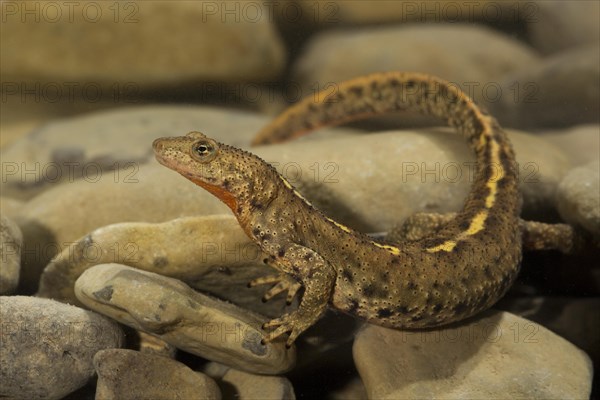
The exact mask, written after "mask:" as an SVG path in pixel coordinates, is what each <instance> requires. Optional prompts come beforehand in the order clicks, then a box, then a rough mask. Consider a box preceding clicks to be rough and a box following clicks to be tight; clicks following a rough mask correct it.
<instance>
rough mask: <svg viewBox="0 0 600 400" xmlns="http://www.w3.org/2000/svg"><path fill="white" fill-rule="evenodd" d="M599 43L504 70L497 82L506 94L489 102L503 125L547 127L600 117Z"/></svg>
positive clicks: (594, 122) (595, 120) (554, 127)
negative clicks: (599, 112) (537, 62)
mask: <svg viewBox="0 0 600 400" xmlns="http://www.w3.org/2000/svg"><path fill="white" fill-rule="evenodd" d="M599 59H600V46H598V45H591V46H586V47H583V48H580V47H578V48H574V49H570V50H568V51H564V52H561V53H558V54H556V55H554V56H552V57H548V58H546V59H544V60H543V62H542V63H540V64H532V65H527V66H525V67H524V68H522V69H520V70H518V71H507V74H506V76H505V77H503V79H502V80H501V82H500V87H501V90H502V92H504V93H510V95H509V96H504V97H502V98H500V99H499V101H497V102H494V103H493V104H490V111H491V112H492V114H493V115H497V116H501V118H500V122H501V123H503V124H504V125H506V126H511V127H519V128H532V127H535V128H551V129H556V128H559V127H567V126H573V125H577V124H588V123H593V124H597V123H598V122H599V120H600V118H599V117H598V109H600V64H599V63H598V60H599Z"/></svg>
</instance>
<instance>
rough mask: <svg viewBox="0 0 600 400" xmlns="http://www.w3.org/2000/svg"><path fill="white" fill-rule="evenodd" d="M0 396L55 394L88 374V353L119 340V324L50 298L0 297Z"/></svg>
mask: <svg viewBox="0 0 600 400" xmlns="http://www.w3.org/2000/svg"><path fill="white" fill-rule="evenodd" d="M0 320H1V321H2V339H1V343H0V397H3V398H4V397H9V398H13V399H60V398H62V397H64V396H66V395H67V394H69V393H71V392H73V391H75V390H77V389H78V388H80V387H82V386H83V385H85V384H86V383H87V381H88V380H89V379H90V378H91V377H92V376H93V375H94V366H93V364H92V358H93V356H94V354H96V352H98V351H100V350H103V349H110V348H118V347H121V346H122V344H123V332H122V331H121V329H120V328H119V326H118V325H117V324H116V323H114V322H112V321H110V320H109V319H108V318H105V317H103V316H101V315H98V314H96V313H94V312H92V311H87V310H82V309H80V308H77V307H73V306H70V305H67V304H62V303H59V302H57V301H54V300H49V299H38V298H34V297H25V296H14V297H6V296H2V297H0Z"/></svg>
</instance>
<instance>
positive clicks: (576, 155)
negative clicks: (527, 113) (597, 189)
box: [540, 124, 600, 167]
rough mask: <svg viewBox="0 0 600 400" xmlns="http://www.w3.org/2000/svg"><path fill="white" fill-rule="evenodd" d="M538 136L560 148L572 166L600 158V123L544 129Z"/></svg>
mask: <svg viewBox="0 0 600 400" xmlns="http://www.w3.org/2000/svg"><path fill="white" fill-rule="evenodd" d="M540 137H541V138H543V139H544V140H547V141H548V142H550V143H552V144H553V145H554V146H556V147H558V148H560V149H561V151H562V152H563V153H564V154H565V155H566V156H567V157H568V158H569V161H570V163H571V166H573V167H578V166H581V165H584V164H588V163H590V162H592V161H598V160H600V151H598V149H600V125H597V124H587V125H577V126H574V127H572V128H567V129H561V130H552V131H547V132H546V131H545V132H544V133H543V136H542V135H540Z"/></svg>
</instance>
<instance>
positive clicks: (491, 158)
mask: <svg viewBox="0 0 600 400" xmlns="http://www.w3.org/2000/svg"><path fill="white" fill-rule="evenodd" d="M394 111H415V112H419V113H421V114H426V115H432V116H435V117H438V118H440V119H442V120H445V121H446V122H447V124H448V125H450V126H452V127H455V128H457V130H458V131H459V132H461V133H462V135H463V136H464V137H465V138H466V140H467V142H468V143H469V145H470V147H471V148H472V149H473V151H474V152H475V154H476V160H477V172H476V174H475V176H474V181H473V184H472V189H471V192H470V194H469V196H468V198H467V199H466V202H465V205H464V208H463V210H462V212H461V213H459V214H458V215H457V218H456V219H455V220H454V223H453V224H451V225H452V227H450V228H449V229H448V230H447V232H446V234H442V235H441V238H440V240H438V242H436V243H433V244H431V245H430V246H429V247H428V250H429V251H431V252H438V251H452V249H453V248H454V247H455V246H456V245H457V244H458V243H459V242H460V241H461V240H464V239H466V238H468V237H472V236H475V235H477V234H478V233H479V232H483V231H484V229H485V228H494V229H496V227H502V229H500V231H497V232H496V233H497V234H498V235H499V236H504V237H505V238H506V240H509V239H508V237H510V238H511V239H510V240H514V239H515V235H518V233H516V232H518V216H519V214H520V207H521V198H520V194H519V190H518V175H517V167H516V162H515V155H514V152H513V150H512V146H511V144H510V142H509V140H508V138H507V136H506V134H505V132H504V131H503V130H502V129H501V128H500V126H499V124H498V122H497V121H496V120H495V119H494V118H493V117H492V116H490V115H489V114H487V112H485V111H484V110H483V109H481V108H479V107H478V106H477V105H476V104H475V103H474V101H473V100H472V99H471V98H470V97H469V96H467V95H466V94H465V93H464V92H462V91H461V90H460V89H459V88H458V87H457V86H456V85H453V84H451V83H449V82H446V81H444V80H442V79H439V78H435V77H432V76H430V75H426V74H419V73H404V72H388V73H377V74H372V75H368V76H364V77H359V78H355V79H352V80H349V81H345V82H342V83H340V84H339V85H338V86H337V90H336V91H334V92H333V93H332V92H331V90H327V91H322V92H320V93H318V94H317V95H316V96H314V97H312V96H311V97H309V98H306V99H304V100H303V101H301V102H299V103H298V104H296V105H294V106H292V107H290V108H289V109H288V110H286V111H285V112H283V113H282V114H281V115H280V116H279V117H278V118H276V119H275V120H274V121H273V122H271V123H270V124H269V125H267V126H266V127H265V128H263V129H262V130H261V131H260V132H259V134H258V135H257V136H256V138H255V139H254V141H253V144H266V143H275V142H282V141H285V140H287V139H290V138H293V137H298V136H302V135H304V134H306V133H308V132H310V131H312V130H314V129H316V128H319V127H322V126H327V125H338V124H340V123H344V122H348V121H352V120H358V119H364V118H368V117H371V116H375V115H380V114H385V113H389V112H394ZM488 231H489V229H488Z"/></svg>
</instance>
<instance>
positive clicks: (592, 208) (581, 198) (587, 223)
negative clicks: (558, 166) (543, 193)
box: [557, 161, 600, 236]
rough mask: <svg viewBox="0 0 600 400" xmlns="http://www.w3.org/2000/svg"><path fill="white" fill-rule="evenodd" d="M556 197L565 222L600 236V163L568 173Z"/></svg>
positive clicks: (596, 162)
mask: <svg viewBox="0 0 600 400" xmlns="http://www.w3.org/2000/svg"><path fill="white" fill-rule="evenodd" d="M557 197H558V210H559V212H560V215H561V216H562V217H563V218H564V219H565V221H568V222H569V223H572V224H575V225H579V226H582V227H583V228H585V229H586V230H588V231H589V232H591V233H592V234H594V235H595V236H600V162H598V161H592V162H591V163H588V164H586V165H583V166H581V167H577V168H573V169H572V170H571V171H569V172H568V173H567V174H566V176H565V177H564V178H563V180H562V181H561V182H560V185H559V186H558V193H557Z"/></svg>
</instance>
